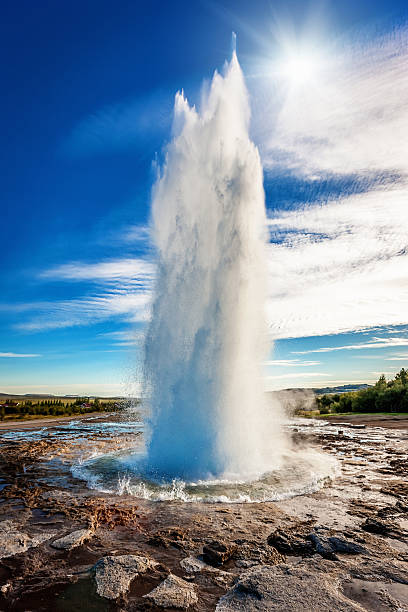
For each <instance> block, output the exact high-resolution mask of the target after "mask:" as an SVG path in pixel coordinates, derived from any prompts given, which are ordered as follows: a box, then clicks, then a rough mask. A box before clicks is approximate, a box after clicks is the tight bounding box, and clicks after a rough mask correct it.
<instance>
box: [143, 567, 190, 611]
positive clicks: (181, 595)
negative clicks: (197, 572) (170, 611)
mask: <svg viewBox="0 0 408 612" xmlns="http://www.w3.org/2000/svg"><path fill="white" fill-rule="evenodd" d="M143 597H146V599H148V600H149V601H151V602H153V603H154V604H155V605H156V606H158V607H159V608H179V609H181V610H186V609H187V608H189V607H190V606H192V605H194V604H196V603H197V602H198V597H197V593H196V592H195V589H194V586H193V585H192V584H190V583H188V582H186V581H185V580H183V579H182V578H179V577H178V576H174V575H173V574H169V575H168V576H167V578H166V579H165V580H163V582H161V583H160V584H159V586H157V587H156V588H155V589H153V591H151V592H150V593H148V594H147V595H144V596H143Z"/></svg>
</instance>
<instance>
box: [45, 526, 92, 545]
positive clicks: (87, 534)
mask: <svg viewBox="0 0 408 612" xmlns="http://www.w3.org/2000/svg"><path fill="white" fill-rule="evenodd" d="M92 535H93V531H92V529H78V530H77V531H73V532H72V533H69V534H68V535H66V536H64V537H63V538H59V539H58V540H54V542H51V546H52V547H53V548H58V549H59V550H72V549H73V548H76V547H77V546H81V544H83V543H84V542H86V540H89V538H91V537H92Z"/></svg>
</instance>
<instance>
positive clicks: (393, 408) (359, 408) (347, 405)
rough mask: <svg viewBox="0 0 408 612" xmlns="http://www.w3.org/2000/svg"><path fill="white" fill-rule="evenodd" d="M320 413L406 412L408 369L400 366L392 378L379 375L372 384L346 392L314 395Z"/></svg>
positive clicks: (407, 404) (407, 410) (407, 402)
mask: <svg viewBox="0 0 408 612" xmlns="http://www.w3.org/2000/svg"><path fill="white" fill-rule="evenodd" d="M316 403H317V407H318V408H319V410H320V413H321V414H328V413H337V412H339V413H344V412H407V413H408V371H407V370H406V369H405V368H402V369H401V370H400V371H399V372H398V373H397V374H396V375H395V377H394V378H393V379H392V380H388V381H387V380H386V378H385V376H384V374H382V375H381V376H380V378H379V379H378V380H377V382H376V383H375V385H374V386H372V387H368V388H367V389H361V390H360V391H350V392H348V393H333V394H330V395H328V394H325V395H321V396H318V397H316Z"/></svg>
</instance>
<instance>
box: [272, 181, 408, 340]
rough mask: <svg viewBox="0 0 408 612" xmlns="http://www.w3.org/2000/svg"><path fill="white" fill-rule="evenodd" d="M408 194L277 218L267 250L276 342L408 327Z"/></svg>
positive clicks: (374, 196) (357, 199) (400, 191)
mask: <svg viewBox="0 0 408 612" xmlns="http://www.w3.org/2000/svg"><path fill="white" fill-rule="evenodd" d="M407 189H408V185H399V186H398V187H395V188H394V190H392V191H390V190H383V189H378V190H376V191H372V192H369V193H365V194H359V195H353V196H351V197H349V198H345V199H343V200H334V201H331V202H329V203H327V204H325V205H320V204H319V205H317V204H314V205H311V206H309V207H306V208H304V209H303V210H296V211H290V212H279V211H277V212H275V214H274V215H273V217H272V218H270V219H269V227H270V230H271V235H272V240H274V242H272V244H270V245H269V247H268V258H269V270H270V294H269V304H268V312H269V320H270V322H271V329H272V333H273V335H274V336H275V337H277V338H281V337H302V336H313V335H324V334H334V333H339V332H345V331H353V330H360V329H363V328H369V327H380V326H384V325H401V324H406V323H407V322H408V280H407V279H408V240H407V236H408V216H407V215H406V213H405V210H406V193H407Z"/></svg>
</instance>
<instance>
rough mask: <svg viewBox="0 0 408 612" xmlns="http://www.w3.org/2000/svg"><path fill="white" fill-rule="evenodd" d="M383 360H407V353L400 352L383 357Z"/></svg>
mask: <svg viewBox="0 0 408 612" xmlns="http://www.w3.org/2000/svg"><path fill="white" fill-rule="evenodd" d="M385 361H408V353H401V354H400V355H393V356H391V357H385Z"/></svg>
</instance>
